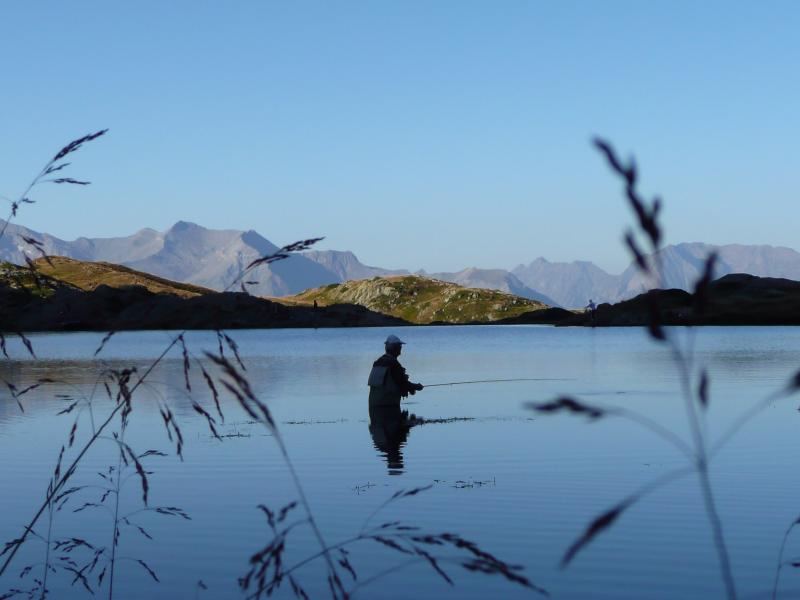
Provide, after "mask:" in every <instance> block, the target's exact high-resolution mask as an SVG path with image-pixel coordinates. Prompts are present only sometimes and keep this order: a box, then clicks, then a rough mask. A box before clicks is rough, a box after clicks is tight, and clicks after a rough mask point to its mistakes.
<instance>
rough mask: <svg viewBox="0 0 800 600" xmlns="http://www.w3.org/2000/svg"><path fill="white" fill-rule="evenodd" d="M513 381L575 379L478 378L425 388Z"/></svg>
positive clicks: (435, 384) (427, 385)
mask: <svg viewBox="0 0 800 600" xmlns="http://www.w3.org/2000/svg"><path fill="white" fill-rule="evenodd" d="M511 381H574V380H571V379H548V378H541V377H522V378H516V379H476V380H474V381H448V382H447V383H426V384H423V385H424V386H425V388H426V389H427V388H431V387H442V386H446V385H469V384H472V383H508V382H511Z"/></svg>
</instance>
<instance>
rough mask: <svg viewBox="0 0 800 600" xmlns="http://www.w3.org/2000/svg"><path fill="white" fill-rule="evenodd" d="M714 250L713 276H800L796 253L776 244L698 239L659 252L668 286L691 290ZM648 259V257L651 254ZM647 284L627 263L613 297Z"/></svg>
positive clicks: (629, 293) (629, 295)
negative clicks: (700, 240)
mask: <svg viewBox="0 0 800 600" xmlns="http://www.w3.org/2000/svg"><path fill="white" fill-rule="evenodd" d="M711 252H716V253H717V258H718V260H717V263H716V268H715V272H714V277H715V278H720V277H723V276H725V275H729V274H732V273H746V274H748V275H756V276H758V277H772V278H783V279H793V280H800V253H798V252H795V251H794V250H792V249H791V248H785V247H780V246H777V247H776V246H765V245H764V246H744V245H741V244H729V245H725V246H714V245H710V244H702V243H698V242H694V243H685V244H677V245H674V246H665V247H664V249H663V250H662V251H661V253H660V260H661V263H662V265H663V270H664V275H665V280H666V285H665V287H668V288H676V289H681V290H687V291H689V290H691V289H692V287H693V286H694V282H695V281H697V279H699V278H700V277H701V276H702V273H703V267H704V264H705V260H706V258H707V257H708V255H709V254H710V253H711ZM651 260H652V258H651ZM649 287H650V285H649V282H648V281H647V279H646V278H644V277H643V276H642V275H641V274H640V273H639V271H638V269H636V265H635V264H631V266H629V267H628V268H627V269H625V271H624V272H623V273H622V275H621V276H620V285H619V289H618V294H617V299H618V300H625V299H628V298H632V297H633V296H635V295H637V294H640V293H641V292H642V291H645V290H646V289H649Z"/></svg>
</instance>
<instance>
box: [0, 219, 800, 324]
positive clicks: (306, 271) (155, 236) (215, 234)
mask: <svg viewBox="0 0 800 600" xmlns="http://www.w3.org/2000/svg"><path fill="white" fill-rule="evenodd" d="M0 222H2V221H0ZM22 236H25V237H32V238H35V239H37V240H39V241H40V242H41V243H42V246H43V248H44V251H45V252H47V253H48V254H50V255H57V256H66V257H69V258H74V259H77V260H84V261H92V262H101V261H105V262H110V263H116V264H122V265H125V266H128V267H130V268H133V269H136V270H139V271H144V272H147V273H151V274H153V275H156V276H159V277H163V278H165V279H169V280H173V281H180V282H184V283H189V284H194V285H199V286H203V287H207V288H210V289H213V290H217V291H221V290H224V289H226V288H228V287H229V286H230V285H231V284H232V282H234V281H236V279H237V277H238V276H239V274H240V273H241V272H242V270H243V269H244V267H245V266H246V265H247V264H249V263H250V262H251V261H252V260H254V259H256V258H258V257H261V256H263V255H265V254H271V253H273V252H275V251H276V250H277V246H276V245H275V244H273V243H272V242H271V241H270V240H268V239H266V238H265V237H263V236H261V235H260V234H259V233H257V232H256V231H253V230H250V231H238V230H233V229H208V228H205V227H201V226H200V225H196V224H194V223H190V222H187V221H179V222H177V223H175V225H173V226H172V227H170V228H169V229H168V230H167V231H164V232H159V231H156V230H154V229H141V230H139V231H138V232H136V233H134V234H133V235H130V236H126V237H115V238H78V239H77V240H74V241H65V240H61V239H59V238H56V237H54V236H52V235H49V234H46V233H39V232H36V231H33V230H30V229H27V228H25V227H22V226H19V225H15V224H11V225H9V227H8V230H7V231H6V235H4V236H3V238H0V260H6V261H9V262H12V263H15V264H24V263H25V255H26V254H28V255H29V256H30V257H31V258H36V257H37V256H38V255H37V254H36V253H34V252H32V251H31V249H30V248H28V247H27V246H26V245H25V244H24V243H23V242H22V240H21V237H22ZM711 251H716V252H717V253H718V254H719V261H718V265H717V271H716V276H717V277H722V276H724V275H727V274H731V273H745V274H749V275H755V276H758V277H773V278H785V279H792V280H800V253H798V252H796V251H795V250H792V249H791V248H785V247H775V246H767V245H741V244H728V245H722V246H717V245H711V244H703V243H698V242H695V243H684V244H677V245H673V246H666V247H665V248H664V249H663V250H662V253H661V259H662V264H663V265H664V270H665V275H666V285H667V287H673V288H678V289H683V290H689V289H691V285H692V283H693V281H694V280H695V279H696V278H697V277H698V276H699V274H700V272H701V268H702V267H701V265H702V262H703V260H704V259H705V257H706V256H707V255H708V254H709V253H710V252H711ZM407 273H408V271H406V270H402V269H384V268H380V267H374V266H368V265H365V264H363V263H361V262H360V261H359V260H358V258H357V257H356V255H355V254H353V253H352V252H350V251H339V250H312V251H309V252H304V253H300V254H297V255H294V256H292V257H291V258H289V259H287V260H283V261H278V262H275V263H273V264H271V265H267V266H264V267H261V268H259V269H258V270H257V271H256V272H254V273H253V274H252V276H248V280H249V281H250V282H252V283H250V284H248V291H249V292H250V293H252V294H255V295H263V296H290V295H294V294H297V293H299V292H302V291H303V290H306V289H311V288H315V287H319V286H323V285H327V284H331V283H342V282H344V281H351V280H359V279H369V278H371V277H376V276H379V277H383V276H395V275H403V274H407ZM420 274H422V275H427V273H425V272H424V271H421V272H420ZM432 276H433V277H435V278H437V279H440V280H443V281H449V282H453V283H458V284H460V285H463V286H466V287H471V288H481V289H490V290H499V291H504V292H508V293H511V294H515V295H518V296H520V297H523V298H527V299H530V300H538V301H540V302H543V303H545V304H548V305H551V306H562V307H565V308H580V307H583V306H586V304H587V303H588V301H589V299H592V300H594V301H595V302H596V303H602V302H618V301H621V300H626V299H629V298H632V297H633V296H636V295H637V294H639V293H641V292H642V291H644V290H646V289H648V287H649V285H650V282H648V281H646V280H644V279H643V278H642V276H641V274H640V273H639V272H638V270H637V269H636V268H635V266H634V265H631V266H629V267H628V268H627V269H625V271H623V272H622V273H621V274H619V275H613V274H610V273H607V272H606V271H604V270H603V269H601V268H600V267H598V266H597V265H595V264H593V263H591V262H588V261H574V262H570V263H566V262H550V261H548V260H546V259H545V258H537V259H536V260H534V261H532V262H530V263H528V264H520V265H519V266H517V267H516V268H514V269H512V270H511V271H507V270H505V269H479V268H468V269H464V270H462V271H457V272H452V273H450V272H448V273H434V274H433V275H432Z"/></svg>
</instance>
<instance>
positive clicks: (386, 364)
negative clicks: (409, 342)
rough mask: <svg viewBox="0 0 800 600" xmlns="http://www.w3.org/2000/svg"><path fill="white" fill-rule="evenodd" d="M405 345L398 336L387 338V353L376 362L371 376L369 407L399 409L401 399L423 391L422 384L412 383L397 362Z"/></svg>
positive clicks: (369, 382)
mask: <svg viewBox="0 0 800 600" xmlns="http://www.w3.org/2000/svg"><path fill="white" fill-rule="evenodd" d="M403 344H405V342H403V341H401V340H400V338H398V337H397V336H396V335H390V336H389V337H387V338H386V342H385V346H386V353H385V354H384V355H383V356H381V357H380V358H379V359H378V360H376V361H375V362H374V363H373V365H372V371H371V372H370V374H369V381H368V384H369V407H370V408H375V407H381V406H386V407H397V408H398V409H399V408H400V399H401V398H406V397H408V395H409V394H411V395H412V396H413V395H414V394H416V393H417V392H419V391H420V390H422V389H423V387H424V386H423V385H422V384H421V383H412V382H411V381H409V379H408V375H407V374H406V370H405V369H404V368H403V366H402V365H401V364H400V361H398V360H397V357H398V356H400V352H402V350H403Z"/></svg>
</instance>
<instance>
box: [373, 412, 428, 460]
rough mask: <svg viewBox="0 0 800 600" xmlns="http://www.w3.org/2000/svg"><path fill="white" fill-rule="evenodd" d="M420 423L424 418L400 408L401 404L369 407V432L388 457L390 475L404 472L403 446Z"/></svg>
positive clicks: (382, 452)
mask: <svg viewBox="0 0 800 600" xmlns="http://www.w3.org/2000/svg"><path fill="white" fill-rule="evenodd" d="M420 423H422V419H419V418H417V416H416V415H413V414H412V415H409V414H408V411H406V410H400V407H399V406H370V407H369V433H370V435H371V436H372V442H373V443H374V444H375V448H376V449H377V450H378V451H379V452H380V453H381V454H383V456H384V458H385V459H386V466H387V468H388V469H389V475H400V474H401V473H402V472H403V446H405V444H406V440H407V439H408V432H409V431H411V428H412V427H413V426H414V425H419V424H420Z"/></svg>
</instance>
